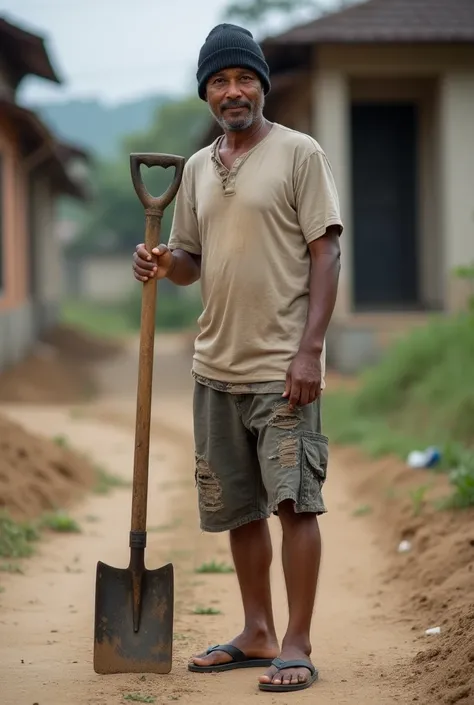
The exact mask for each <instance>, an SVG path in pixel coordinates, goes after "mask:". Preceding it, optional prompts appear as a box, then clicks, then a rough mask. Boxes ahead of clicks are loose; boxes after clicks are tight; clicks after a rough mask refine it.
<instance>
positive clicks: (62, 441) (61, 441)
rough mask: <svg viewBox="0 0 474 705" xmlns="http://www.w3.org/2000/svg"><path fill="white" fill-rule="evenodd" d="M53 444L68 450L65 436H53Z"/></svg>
mask: <svg viewBox="0 0 474 705" xmlns="http://www.w3.org/2000/svg"><path fill="white" fill-rule="evenodd" d="M53 443H55V444H56V445H57V446H59V447H60V448H68V447H69V439H68V438H67V436H61V435H59V436H54V437H53Z"/></svg>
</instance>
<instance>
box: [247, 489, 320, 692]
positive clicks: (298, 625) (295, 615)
mask: <svg viewBox="0 0 474 705" xmlns="http://www.w3.org/2000/svg"><path fill="white" fill-rule="evenodd" d="M278 514H279V516H280V520H281V524H282V528H283V544H282V561H283V571H284V574H285V582H286V590H287V594H288V609H289V622H288V629H287V631H286V634H285V636H284V638H283V642H282V649H281V653H280V658H281V659H282V660H283V661H293V660H298V659H302V660H309V657H310V655H311V636H310V632H311V620H312V616H313V608H314V599H315V595H316V586H317V582H318V573H319V564H320V560H321V535H320V533H319V526H318V519H317V516H316V515H315V514H310V513H303V514H296V512H295V509H294V503H293V502H292V501H291V500H286V501H285V502H282V503H281V504H280V505H279V507H278ZM308 677H309V670H308V669H307V668H288V669H285V670H283V671H277V669H276V668H275V667H273V666H272V668H271V669H269V671H268V674H267V675H265V676H262V677H261V678H260V682H261V683H270V682H272V683H275V684H277V685H278V684H280V683H283V684H285V685H287V684H289V683H302V682H303V681H305V680H307V678H308Z"/></svg>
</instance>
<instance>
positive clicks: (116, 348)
mask: <svg viewBox="0 0 474 705" xmlns="http://www.w3.org/2000/svg"><path fill="white" fill-rule="evenodd" d="M122 349H123V348H122V345H121V344H120V343H117V342H115V341H108V340H102V339H98V338H95V337H93V336H90V335H88V334H86V333H83V332H79V331H77V330H75V329H73V328H69V327H65V326H60V327H58V328H55V329H54V330H52V331H50V332H49V333H48V334H47V335H46V336H45V337H44V338H43V340H42V341H41V342H40V343H39V344H38V345H37V346H36V347H35V349H34V350H33V351H32V353H31V354H30V355H29V356H28V357H27V358H26V359H25V360H23V361H22V362H20V363H18V364H17V365H14V366H13V367H10V368H8V369H7V370H5V371H4V372H3V373H2V374H1V375H0V401H2V402H13V403H17V402H20V403H33V404H70V403H76V402H82V401H87V400H90V399H91V397H92V396H93V395H94V394H95V391H96V383H95V375H94V363H95V362H97V361H100V360H104V359H107V358H112V357H115V356H116V355H118V354H119V353H120V352H121V351H122Z"/></svg>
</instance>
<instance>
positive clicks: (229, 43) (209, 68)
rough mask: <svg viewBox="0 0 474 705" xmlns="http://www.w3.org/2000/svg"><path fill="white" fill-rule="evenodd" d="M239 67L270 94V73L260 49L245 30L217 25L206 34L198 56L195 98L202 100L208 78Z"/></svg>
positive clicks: (228, 25)
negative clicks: (255, 75)
mask: <svg viewBox="0 0 474 705" xmlns="http://www.w3.org/2000/svg"><path fill="white" fill-rule="evenodd" d="M236 67H242V68H246V69H250V70H251V71H254V72H255V73H256V74H257V76H258V77H259V78H260V80H261V82H262V85H263V91H264V93H265V94H267V93H268V91H269V90H270V69H269V68H268V65H267V63H266V61H265V57H264V55H263V52H262V50H261V48H260V46H259V45H258V44H257V42H256V41H255V40H254V38H253V36H252V34H251V33H250V32H249V31H248V29H244V28H243V27H238V26H237V25H235V24H219V25H217V27H214V29H213V30H211V32H210V33H209V35H208V37H207V39H206V41H205V43H204V45H203V46H202V48H201V51H200V52H199V60H198V70H197V80H198V92H199V97H200V98H202V100H205V99H206V85H207V82H208V80H209V78H210V77H211V76H212V75H213V74H215V73H218V72H219V71H223V70H224V69H228V68H236Z"/></svg>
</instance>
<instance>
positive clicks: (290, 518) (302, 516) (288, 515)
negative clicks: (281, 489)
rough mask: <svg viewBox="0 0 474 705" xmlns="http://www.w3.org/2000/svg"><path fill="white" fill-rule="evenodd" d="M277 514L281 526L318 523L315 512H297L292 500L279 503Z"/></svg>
mask: <svg viewBox="0 0 474 705" xmlns="http://www.w3.org/2000/svg"><path fill="white" fill-rule="evenodd" d="M277 512H278V516H279V518H280V521H281V523H282V525H283V526H285V525H301V524H303V523H313V522H316V523H317V521H318V515H317V512H298V511H297V506H296V503H295V502H294V501H293V500H292V499H285V500H284V501H283V502H280V504H279V505H278V509H277Z"/></svg>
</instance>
